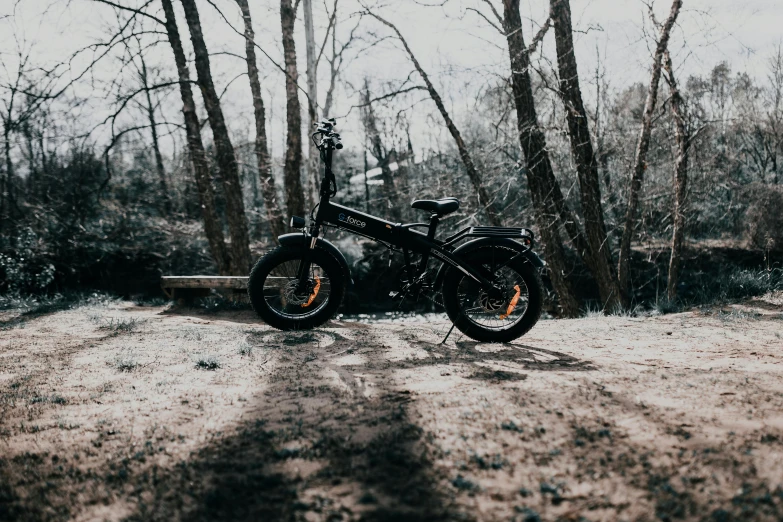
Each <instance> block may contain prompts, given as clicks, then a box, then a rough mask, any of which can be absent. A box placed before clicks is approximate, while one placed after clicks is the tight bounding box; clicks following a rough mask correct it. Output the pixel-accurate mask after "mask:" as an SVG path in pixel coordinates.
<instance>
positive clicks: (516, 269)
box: [248, 119, 544, 342]
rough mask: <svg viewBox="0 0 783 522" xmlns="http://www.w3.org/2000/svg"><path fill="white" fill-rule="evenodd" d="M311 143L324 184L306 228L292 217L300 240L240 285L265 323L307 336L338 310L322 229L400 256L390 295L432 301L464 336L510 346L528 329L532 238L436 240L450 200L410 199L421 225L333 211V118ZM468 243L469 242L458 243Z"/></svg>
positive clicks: (329, 247) (339, 289)
mask: <svg viewBox="0 0 783 522" xmlns="http://www.w3.org/2000/svg"><path fill="white" fill-rule="evenodd" d="M312 139H313V140H314V141H315V143H316V145H317V146H318V149H319V150H320V154H321V159H322V161H323V163H324V176H323V179H322V180H321V188H320V201H319V203H318V205H316V207H315V208H314V209H313V211H312V212H311V213H310V218H311V219H310V225H309V230H308V227H307V223H306V221H305V219H304V218H301V217H297V216H294V217H292V218H291V226H292V227H293V228H297V229H301V232H298V233H292V234H284V235H282V236H280V237H279V238H278V239H279V242H280V246H279V247H277V248H275V249H274V250H272V251H270V252H269V253H267V254H266V255H264V256H263V257H262V258H261V259H260V260H259V261H258V263H256V265H255V266H254V267H253V270H252V271H251V273H250V279H249V281H248V294H249V296H250V301H251V303H252V305H253V309H254V310H255V311H256V312H257V313H258V315H260V316H261V318H262V319H263V320H264V321H266V323H267V324H269V325H271V326H273V327H275V328H279V329H281V330H299V329H309V328H314V327H316V326H319V325H321V324H323V323H325V322H326V321H328V320H329V319H330V318H331V317H332V316H333V315H334V314H335V313H336V312H337V309H338V307H339V306H340V303H341V302H342V299H343V296H344V295H345V288H346V285H347V283H348V282H349V281H351V276H350V272H349V269H348V263H347V262H346V260H345V257H344V256H343V254H342V253H341V252H340V251H339V250H338V249H337V248H336V247H335V246H334V245H333V244H332V243H330V242H328V241H326V240H324V239H323V238H321V237H319V234H320V233H321V229H322V228H323V227H325V226H332V227H336V228H338V229H342V230H346V231H348V232H352V233H354V234H358V235H361V236H364V237H367V238H369V239H372V240H374V241H377V242H379V243H381V244H383V245H384V246H386V247H388V248H389V249H391V250H394V251H397V252H400V251H401V252H402V254H403V256H404V261H405V266H404V268H403V270H402V272H403V276H402V277H401V287H400V291H399V292H393V293H392V294H396V297H401V298H405V297H413V298H418V296H419V295H420V293H421V292H424V291H427V292H433V293H434V294H437V293H440V295H441V296H442V302H443V306H444V307H445V309H446V313H447V314H448V316H449V319H451V321H452V323H453V324H454V326H456V327H457V328H458V329H459V330H460V331H462V332H463V333H464V334H465V335H467V336H468V337H471V338H473V339H475V340H477V341H487V342H509V341H512V340H514V339H516V338H518V337H520V336H522V335H524V334H525V333H526V332H527V331H528V330H530V329H531V328H532V327H533V325H535V324H536V322H537V321H538V318H539V316H540V314H541V304H542V295H541V292H542V290H541V288H542V284H541V278H540V271H541V269H542V268H543V267H544V263H543V261H541V259H540V258H539V257H538V255H536V253H535V252H533V250H532V246H533V243H534V238H533V233H532V231H530V230H529V229H526V228H505V227H467V228H465V229H463V230H461V231H459V232H457V233H456V234H454V235H453V236H451V237H448V238H446V239H437V238H436V237H435V231H436V229H437V227H438V223H439V221H440V219H441V218H442V217H443V216H445V215H447V214H449V213H452V212H454V211H456V210H457V209H459V206H460V202H459V200H457V199H456V198H443V199H437V200H416V201H414V202H413V203H412V205H411V207H412V208H415V209H420V210H423V211H426V212H429V213H430V218H429V223H407V224H402V223H392V222H390V221H386V220H384V219H381V218H377V217H375V216H371V215H369V214H366V213H364V212H360V211H358V210H355V209H352V208H348V207H344V206H342V205H338V204H336V203H332V201H331V198H332V197H333V196H334V195H335V194H336V193H337V183H336V180H335V177H334V174H333V173H332V154H333V152H334V151H335V150H336V149H341V148H342V147H343V145H342V142H341V141H340V135H339V134H338V133H337V132H335V121H334V119H324V120H322V121H321V122H320V123H319V124H318V127H317V130H316V132H315V133H313V135H312ZM419 227H425V228H427V231H426V233H424V232H420V231H418V230H415V229H416V228H419ZM466 239H471V240H470V241H468V242H464V243H463V240H466ZM459 243H462V244H460V245H459V246H457V245H458V244H459ZM414 257H416V258H417V259H416V260H415V261H414V260H413V258H414ZM430 260H433V261H436V263H435V264H437V265H439V267H438V269H437V270H433V269H431V268H429V267H428V264H432V263H429V261H430ZM392 297H395V295H393V296H392Z"/></svg>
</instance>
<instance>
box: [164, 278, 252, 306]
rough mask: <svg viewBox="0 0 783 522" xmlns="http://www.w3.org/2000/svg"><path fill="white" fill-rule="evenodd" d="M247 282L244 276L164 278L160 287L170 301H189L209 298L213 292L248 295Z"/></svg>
mask: <svg viewBox="0 0 783 522" xmlns="http://www.w3.org/2000/svg"><path fill="white" fill-rule="evenodd" d="M247 280H248V278H247V277H242V276H163V277H161V278H160V286H161V288H163V293H165V294H166V296H167V297H168V298H169V299H176V300H182V301H188V300H191V299H195V298H198V297H207V296H208V295H210V294H211V293H212V290H217V291H219V292H221V293H229V294H235V295H236V294H239V295H246V292H247Z"/></svg>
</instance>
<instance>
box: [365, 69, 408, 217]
mask: <svg viewBox="0 0 783 522" xmlns="http://www.w3.org/2000/svg"><path fill="white" fill-rule="evenodd" d="M362 124H363V125H364V132H365V134H366V135H367V139H368V140H369V142H370V154H372V156H373V157H374V158H375V160H376V161H377V162H378V167H380V169H381V179H382V180H383V196H384V199H385V200H386V205H384V207H385V208H383V211H382V215H384V216H387V217H388V219H389V220H390V221H399V219H400V212H401V210H402V209H401V208H400V198H399V195H400V193H399V191H398V190H397V184H396V183H395V179H394V174H393V173H392V171H391V168H390V167H389V156H390V155H391V153H390V152H389V151H387V150H386V147H384V146H383V140H382V139H381V135H380V133H379V132H378V122H377V120H376V118H375V112H374V111H373V109H372V102H371V101H370V88H369V85H368V83H367V81H366V80H365V83H364V90H363V92H362ZM366 170H367V169H365V178H366V176H367V174H366Z"/></svg>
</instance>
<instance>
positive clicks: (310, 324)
mask: <svg viewBox="0 0 783 522" xmlns="http://www.w3.org/2000/svg"><path fill="white" fill-rule="evenodd" d="M306 251H307V250H305V249H304V248H300V247H296V248H292V247H286V246H281V247H278V248H276V249H274V250H272V251H271V252H269V253H268V254H266V255H265V256H264V257H262V258H261V259H260V260H259V261H258V263H256V265H255V266H254V267H253V270H252V271H251V272H250V279H249V280H248V284H247V293H248V295H249V296H250V302H251V303H252V305H253V309H254V310H255V311H256V313H257V314H258V315H260V316H261V318H262V319H263V320H264V321H265V322H266V323H267V324H268V325H270V326H273V327H275V328H278V329H280V330H306V329H309V328H315V327H316V326H320V325H322V324H323V323H325V322H326V321H328V320H329V319H331V317H332V316H333V315H334V314H335V312H337V309H338V308H339V307H340V303H341V302H342V300H343V295H344V294H345V274H344V271H343V268H342V266H341V265H340V262H339V261H337V259H335V258H334V256H333V255H331V254H329V253H328V252H326V251H324V250H322V249H320V248H315V249H313V250H310V251H309V252H310V256H311V257H310V270H309V273H308V275H307V279H306V285H305V286H304V287H303V288H299V277H298V274H299V266H300V264H301V261H302V257H303V256H304V253H305V252H306Z"/></svg>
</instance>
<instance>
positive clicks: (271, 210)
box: [237, 0, 285, 242]
mask: <svg viewBox="0 0 783 522" xmlns="http://www.w3.org/2000/svg"><path fill="white" fill-rule="evenodd" d="M237 4H239V8H240V9H241V10H242V17H243V18H244V21H245V54H246V56H247V75H248V77H249V78H250V91H251V92H252V94H253V114H254V116H255V120H256V141H255V151H256V161H257V163H258V177H259V179H260V180H261V194H262V196H263V198H264V206H265V207H266V217H267V220H268V221H269V228H270V230H271V231H272V238H273V240H274V241H275V242H277V237H278V236H279V235H281V234H282V233H283V231H284V226H285V223H284V222H283V213H282V211H281V210H280V204H279V202H278V200H277V190H276V188H275V179H274V177H273V176H272V162H271V158H270V157H269V149H268V147H267V141H266V111H265V110H264V100H263V99H262V98H261V82H260V81H259V79H258V66H257V65H256V63H257V62H256V50H255V33H254V31H253V23H252V19H251V18H250V6H249V5H248V3H247V0H237Z"/></svg>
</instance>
